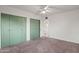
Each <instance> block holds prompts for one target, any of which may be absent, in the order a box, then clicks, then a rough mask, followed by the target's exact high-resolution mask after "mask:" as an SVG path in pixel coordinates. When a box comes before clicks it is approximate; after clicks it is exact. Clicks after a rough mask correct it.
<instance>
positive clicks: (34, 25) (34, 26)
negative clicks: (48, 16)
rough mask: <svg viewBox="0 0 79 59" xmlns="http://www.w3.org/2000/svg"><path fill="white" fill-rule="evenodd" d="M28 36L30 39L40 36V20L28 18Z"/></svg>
mask: <svg viewBox="0 0 79 59" xmlns="http://www.w3.org/2000/svg"><path fill="white" fill-rule="evenodd" d="M30 38H31V39H37V38H40V20H35V19H31V20H30Z"/></svg>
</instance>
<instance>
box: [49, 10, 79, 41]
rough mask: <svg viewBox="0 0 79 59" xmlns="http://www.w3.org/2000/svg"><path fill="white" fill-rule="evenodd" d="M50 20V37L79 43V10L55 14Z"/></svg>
mask: <svg viewBox="0 0 79 59" xmlns="http://www.w3.org/2000/svg"><path fill="white" fill-rule="evenodd" d="M48 20H49V27H48V35H49V37H51V38H57V39H60V40H65V41H70V42H75V43H79V10H74V11H69V12H64V13H59V14H54V15H52V16H49V19H48Z"/></svg>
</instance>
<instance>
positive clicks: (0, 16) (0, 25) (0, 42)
mask: <svg viewBox="0 0 79 59" xmlns="http://www.w3.org/2000/svg"><path fill="white" fill-rule="evenodd" d="M0 48H1V12H0Z"/></svg>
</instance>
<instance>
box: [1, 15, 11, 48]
mask: <svg viewBox="0 0 79 59" xmlns="http://www.w3.org/2000/svg"><path fill="white" fill-rule="evenodd" d="M9 31H10V29H9V15H7V14H1V47H7V46H9V44H10V41H9Z"/></svg>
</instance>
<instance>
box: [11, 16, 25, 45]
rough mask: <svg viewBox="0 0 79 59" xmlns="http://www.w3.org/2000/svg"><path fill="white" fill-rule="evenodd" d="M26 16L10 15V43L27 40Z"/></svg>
mask: <svg viewBox="0 0 79 59" xmlns="http://www.w3.org/2000/svg"><path fill="white" fill-rule="evenodd" d="M25 22H26V21H25V18H22V17H18V16H10V45H15V44H18V43H22V42H24V41H25V40H26V23H25Z"/></svg>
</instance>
